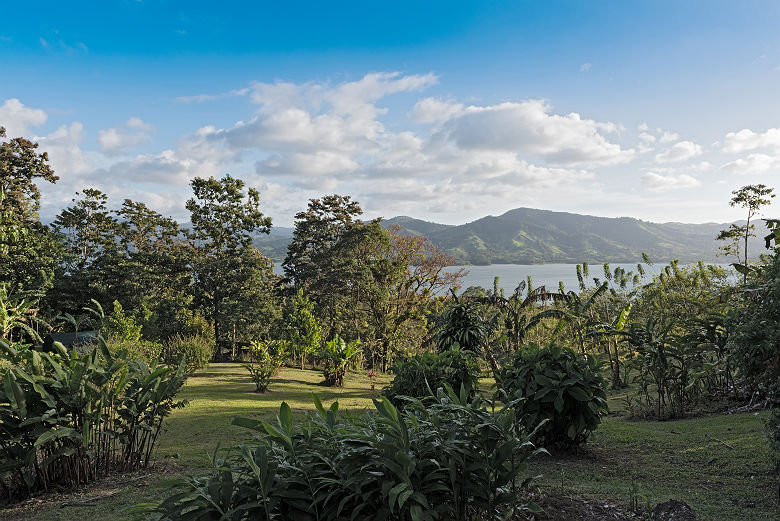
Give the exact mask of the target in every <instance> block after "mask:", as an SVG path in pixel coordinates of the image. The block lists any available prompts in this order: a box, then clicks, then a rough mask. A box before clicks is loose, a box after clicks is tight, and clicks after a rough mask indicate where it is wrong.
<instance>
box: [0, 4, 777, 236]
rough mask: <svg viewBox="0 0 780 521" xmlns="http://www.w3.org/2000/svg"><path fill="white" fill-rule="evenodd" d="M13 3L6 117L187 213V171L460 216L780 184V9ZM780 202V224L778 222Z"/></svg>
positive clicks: (694, 208) (66, 178) (389, 208)
mask: <svg viewBox="0 0 780 521" xmlns="http://www.w3.org/2000/svg"><path fill="white" fill-rule="evenodd" d="M335 4H337V3H334V2H310V3H309V2H297V3H292V2H273V3H271V2H267V3H259V2H252V3H250V2H228V1H223V2H219V3H214V2H187V3H184V2H160V1H142V2H136V1H122V2H95V3H86V2H75V3H63V2H39V3H37V4H36V5H35V9H34V10H32V9H30V7H28V6H26V5H24V4H23V3H21V2H16V3H8V4H6V5H4V7H3V13H4V15H3V17H2V19H0V125H4V126H6V127H7V128H8V131H9V134H15V135H16V134H18V135H25V136H28V137H34V138H36V139H37V140H38V141H39V143H40V144H41V148H42V149H44V150H47V151H48V152H49V155H50V157H51V160H52V163H53V165H54V167H55V169H56V171H57V173H58V174H59V175H60V177H61V181H60V182H59V183H58V184H57V185H56V186H53V187H47V188H46V189H45V195H46V199H45V201H44V208H43V210H42V213H43V214H44V216H51V215H53V214H55V213H56V212H57V211H58V210H59V209H60V208H62V207H63V205H64V204H66V203H67V202H69V200H70V198H71V197H72V196H73V193H74V192H75V191H76V190H79V189H82V188H84V187H86V186H95V187H98V188H101V189H103V190H105V191H106V192H108V193H109V194H110V196H111V200H112V201H113V202H114V204H115V205H118V204H120V202H121V201H122V200H123V199H124V198H125V197H131V198H134V199H140V200H144V201H146V202H147V203H149V204H150V205H151V206H153V207H155V208H157V209H158V210H160V211H162V212H164V213H166V214H172V215H174V216H176V217H177V218H180V219H186V212H185V210H184V201H185V200H186V199H187V197H188V195H189V190H188V182H189V180H191V179H192V178H193V177H194V176H208V175H215V176H220V175H222V174H224V173H226V172H229V173H231V174H233V175H235V176H238V177H241V178H243V179H245V180H246V181H247V182H248V183H249V184H251V185H253V186H256V187H258V188H259V189H260V191H261V196H262V197H263V206H264V210H265V212H266V213H267V214H268V215H271V216H272V217H273V218H274V221H275V222H276V223H278V224H280V225H290V224H291V222H292V216H293V215H294V213H295V212H296V211H298V210H300V209H302V208H304V207H305V205H306V201H307V200H308V198H310V197H316V196H319V195H322V194H326V193H334V192H337V193H348V194H351V195H353V197H355V198H356V199H358V200H359V201H360V202H361V203H362V206H363V207H364V209H365V210H366V213H367V215H369V216H371V217H373V216H378V215H384V216H392V215H398V214H406V215H412V216H415V217H420V218H425V219H430V220H435V221H439V222H448V223H460V222H465V221H468V220H471V219H474V218H478V217H481V216H483V215H486V214H498V213H501V212H503V211H506V210H509V209H511V208H515V207H518V206H532V207H537V208H546V209H553V210H563V211H572V212H582V213H590V214H595V215H605V216H623V215H628V216H633V217H638V218H642V219H647V220H654V221H672V220H676V221H686V222H704V221H728V220H732V219H736V218H739V217H741V212H740V211H738V210H736V209H731V208H729V207H728V205H727V201H728V199H729V197H730V192H731V190H734V189H736V188H738V187H740V186H742V185H745V184H749V183H759V182H760V183H765V184H767V185H770V186H775V187H776V188H778V189H780V182H779V181H780V130H779V128H780V96H778V95H777V92H780V31H778V28H780V3H778V2H775V1H771V2H770V1H766V2H761V1H750V2H738V3H737V2H712V1H708V2H694V1H689V2H661V1H652V2H614V1H613V2H452V1H450V2H354V3H347V2H339V3H338V5H335ZM776 209H780V205H778V204H775V206H774V208H769V209H768V210H767V214H772V212H773V211H775V210H776Z"/></svg>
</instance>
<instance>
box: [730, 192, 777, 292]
mask: <svg viewBox="0 0 780 521" xmlns="http://www.w3.org/2000/svg"><path fill="white" fill-rule="evenodd" d="M773 192H774V189H773V188H769V187H767V186H766V185H763V184H757V185H747V186H743V187H742V188H740V189H739V190H734V191H733V192H731V193H732V194H733V195H734V197H732V198H731V201H729V205H730V206H739V207H742V208H745V209H746V210H747V220H746V222H745V224H744V225H742V226H739V225H737V224H732V225H731V226H730V227H729V229H728V230H721V232H720V233H719V234H718V237H717V239H718V240H719V241H726V244H725V245H723V246H721V251H723V254H724V255H734V256H736V257H737V260H738V261H739V262H740V263H741V264H742V265H743V266H747V265H748V261H749V259H750V258H749V256H748V239H749V238H750V237H755V236H756V234H755V233H754V232H755V229H756V226H755V224H753V223H751V222H750V221H751V220H752V219H753V217H755V216H756V213H758V211H759V210H760V209H761V208H762V207H763V206H766V205H767V204H769V203H770V202H771V201H772V198H774V196H775V194H774V193H773ZM744 276H745V281H747V270H745V271H744Z"/></svg>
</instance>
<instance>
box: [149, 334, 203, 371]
mask: <svg viewBox="0 0 780 521" xmlns="http://www.w3.org/2000/svg"><path fill="white" fill-rule="evenodd" d="M213 354H214V341H213V340H212V339H210V338H207V337H205V336H200V335H189V336H184V335H178V334H177V335H174V336H173V337H171V338H169V339H168V340H167V341H166V342H165V343H164V344H163V350H162V355H161V356H162V360H163V362H165V363H166V364H171V363H175V362H176V360H181V359H182V357H183V358H185V359H186V360H187V372H188V373H192V372H193V371H195V370H196V369H201V368H203V367H206V366H207V365H208V363H209V361H210V360H211V357H212V355H213Z"/></svg>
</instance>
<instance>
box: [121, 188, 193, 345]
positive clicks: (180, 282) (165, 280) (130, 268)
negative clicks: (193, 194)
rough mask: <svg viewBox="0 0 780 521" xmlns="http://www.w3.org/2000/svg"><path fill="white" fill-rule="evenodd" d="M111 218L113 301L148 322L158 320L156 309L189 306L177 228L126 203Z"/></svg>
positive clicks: (140, 205)
mask: <svg viewBox="0 0 780 521" xmlns="http://www.w3.org/2000/svg"><path fill="white" fill-rule="evenodd" d="M115 214H116V216H117V217H118V226H117V229H118V231H117V234H118V243H119V246H118V252H117V255H116V256H115V258H114V259H112V262H110V263H107V265H106V269H107V270H108V271H110V272H111V276H110V277H109V278H110V280H111V281H112V283H111V287H112V294H113V296H114V298H116V299H118V300H119V301H120V302H122V303H123V304H124V306H125V307H126V308H127V309H131V310H135V313H136V314H137V315H139V314H144V315H149V316H148V318H149V319H150V320H156V317H159V308H160V306H161V305H166V306H169V305H170V304H174V305H175V307H182V306H187V305H189V304H190V302H189V300H190V299H188V298H187V290H188V288H189V285H190V283H191V274H190V266H189V255H188V252H189V247H188V246H187V245H186V244H185V242H184V241H183V240H182V239H181V237H180V234H181V229H180V227H179V224H178V223H177V222H176V221H175V220H174V219H172V218H170V217H164V216H163V215H161V214H160V213H158V212H156V211H154V210H152V209H150V208H148V207H147V206H146V205H145V204H144V203H141V202H135V201H132V200H130V199H125V201H124V202H123V203H122V207H121V208H120V209H119V210H117V211H116V212H115ZM136 318H146V317H143V316H137V317H136ZM147 326H149V327H151V328H152V329H159V328H155V327H153V326H152V325H151V324H149V323H148V322H147Z"/></svg>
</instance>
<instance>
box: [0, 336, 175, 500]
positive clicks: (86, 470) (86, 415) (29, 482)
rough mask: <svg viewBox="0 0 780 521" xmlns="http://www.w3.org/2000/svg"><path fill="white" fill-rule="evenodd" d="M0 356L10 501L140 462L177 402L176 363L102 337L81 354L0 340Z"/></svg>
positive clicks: (1, 464)
mask: <svg viewBox="0 0 780 521" xmlns="http://www.w3.org/2000/svg"><path fill="white" fill-rule="evenodd" d="M0 356H1V357H2V358H4V359H6V360H8V361H10V362H11V363H12V366H11V367H9V368H7V369H6V370H5V372H4V373H3V375H2V384H1V385H0V426H1V429H0V430H2V443H0V498H2V497H3V496H4V497H5V499H7V500H10V501H12V500H16V499H20V498H24V497H28V496H30V495H32V494H35V493H37V492H41V491H45V490H51V489H52V488H54V487H57V488H61V487H72V486H82V485H84V484H86V483H90V482H92V481H94V480H96V479H98V478H102V477H105V476H107V475H109V474H111V473H114V472H122V471H132V470H136V469H138V468H141V467H146V466H147V465H148V464H149V462H150V460H151V457H152V455H153V454H154V449H155V447H156V443H157V440H158V436H159V434H160V432H161V430H162V424H163V420H164V419H165V417H166V416H168V415H169V414H170V412H171V411H172V410H173V409H176V408H179V407H183V406H184V405H185V402H183V401H177V400H176V399H175V397H176V394H177V393H178V391H179V389H180V388H181V386H182V385H183V384H184V382H185V380H186V378H187V372H186V369H185V364H184V363H183V361H180V363H179V364H178V365H177V366H161V365H157V363H156V362H153V363H152V364H151V365H147V364H146V363H145V362H143V361H142V360H139V359H130V358H129V356H128V355H127V353H126V352H125V351H123V350H119V351H117V352H116V353H114V354H112V353H111V352H110V351H109V349H108V346H107V344H106V342H105V340H104V339H103V338H102V337H98V339H97V344H96V347H95V348H94V349H92V350H91V351H90V352H88V353H83V354H82V353H79V351H78V350H75V349H74V350H72V351H68V350H67V349H66V348H65V347H64V346H63V345H62V344H61V343H59V342H54V343H53V345H52V351H51V352H45V351H37V350H35V349H26V348H25V349H17V345H15V344H8V343H7V342H5V341H3V340H0Z"/></svg>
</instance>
